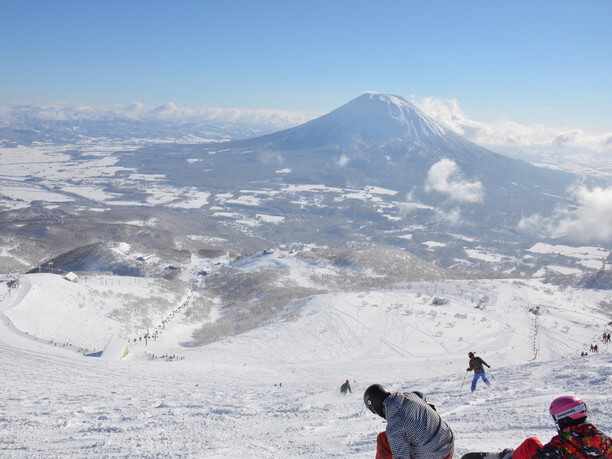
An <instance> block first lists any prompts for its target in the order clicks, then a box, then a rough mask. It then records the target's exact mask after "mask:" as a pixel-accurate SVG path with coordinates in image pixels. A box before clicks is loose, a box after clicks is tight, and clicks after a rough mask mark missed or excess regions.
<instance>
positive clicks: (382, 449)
mask: <svg viewBox="0 0 612 459" xmlns="http://www.w3.org/2000/svg"><path fill="white" fill-rule="evenodd" d="M363 401H364V403H365V405H366V407H367V408H368V409H369V410H370V411H371V412H372V413H374V414H377V415H379V416H380V417H381V418H383V419H386V420H387V428H386V431H385V432H380V433H379V434H378V437H377V438H376V459H392V458H394V457H395V458H400V457H406V458H412V459H450V458H452V457H453V452H454V449H455V443H454V436H453V431H452V430H451V428H450V427H449V426H448V424H446V422H444V421H443V420H442V419H441V418H440V415H439V414H438V413H437V412H436V408H435V406H433V405H431V404H429V403H427V399H426V398H425V396H424V395H423V394H422V393H421V392H418V391H415V392H404V393H400V392H395V393H393V394H392V393H390V392H389V391H388V390H387V389H385V388H384V387H383V386H381V385H380V384H373V385H371V386H370V387H368V388H367V389H366V391H365V392H364V394H363Z"/></svg>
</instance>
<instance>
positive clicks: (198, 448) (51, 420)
mask: <svg viewBox="0 0 612 459" xmlns="http://www.w3.org/2000/svg"><path fill="white" fill-rule="evenodd" d="M138 282H139V281H137V280H134V279H132V278H118V277H115V278H113V280H112V282H110V281H108V280H107V282H106V283H105V282H103V280H102V279H90V280H89V281H85V283H84V284H72V283H69V282H67V281H65V280H63V279H61V277H59V276H53V275H43V274H34V275H27V276H22V277H21V279H20V283H19V287H18V288H17V289H12V290H11V291H10V294H9V290H8V289H7V288H6V287H5V284H0V300H1V301H0V319H1V320H0V375H1V376H0V377H1V383H0V387H1V389H0V390H1V392H0V394H1V396H0V449H1V450H2V454H1V455H2V456H7V457H49V456H52V457H53V456H78V457H83V456H86V457H87V456H100V455H102V456H158V455H164V456H166V455H172V456H198V457H279V456H283V457H297V456H306V457H330V456H334V457H336V456H340V457H349V456H350V457H373V455H374V450H375V441H376V434H377V432H378V431H380V430H383V429H384V423H383V422H382V420H381V419H380V418H378V417H376V416H374V415H372V414H371V413H369V412H368V411H366V410H365V408H364V406H363V402H362V394H363V391H364V389H365V388H366V387H367V386H369V385H370V384H372V383H376V382H378V383H382V384H385V385H386V386H387V387H388V388H389V389H390V390H393V391H395V390H402V391H409V390H421V391H423V392H424V393H426V394H427V395H428V396H429V399H430V401H431V402H432V403H434V404H435V405H436V406H437V408H438V411H439V412H440V413H441V415H442V416H443V418H444V419H445V420H446V421H447V422H448V423H449V425H450V426H451V428H452V429H453V431H454V433H455V437H456V454H457V455H460V454H462V453H465V452H467V451H469V450H490V449H500V448H502V447H506V446H511V447H512V446H516V445H517V444H518V443H519V442H520V441H521V440H522V439H523V438H525V437H526V436H530V435H537V436H540V438H541V439H542V440H547V439H548V438H549V437H551V436H552V435H553V434H554V429H553V425H552V420H551V419H550V416H549V415H548V414H547V407H548V403H549V402H550V400H551V399H552V398H554V397H556V396H558V395H561V394H565V393H575V394H577V395H579V396H581V397H583V398H584V399H585V401H587V404H588V406H589V410H590V413H591V420H592V421H593V422H594V423H596V424H597V425H598V426H599V427H600V428H601V429H602V430H603V431H604V432H607V433H610V432H612V418H611V417H610V414H609V413H610V409H611V408H612V402H611V401H610V399H611V397H610V389H609V388H610V387H611V385H610V382H611V379H612V378H611V369H612V359H611V358H610V354H609V353H608V349H607V347H606V345H605V344H603V343H601V342H599V343H598V344H599V347H600V353H599V354H590V355H588V356H587V357H580V355H579V354H580V352H581V351H582V350H587V349H588V346H589V345H590V344H591V343H594V342H597V341H596V340H597V339H598V338H599V336H601V333H603V331H604V330H605V329H606V324H607V323H608V321H609V318H608V317H606V316H605V315H604V314H603V313H602V311H601V310H600V308H599V307H598V304H599V303H600V302H601V301H608V302H609V301H610V299H611V298H610V294H609V293H606V292H604V291H586V290H574V289H571V288H565V289H560V288H558V287H555V286H552V285H547V284H543V283H541V282H540V281H536V280H533V281H525V280H521V281H512V280H471V281H444V282H442V281H440V282H419V283H412V284H410V285H406V286H405V288H402V289H397V290H391V291H382V290H372V291H364V292H338V293H330V294H326V295H318V296H314V297H311V298H309V299H307V300H303V301H302V302H301V303H299V304H296V305H295V307H294V309H293V310H292V311H291V313H290V314H288V315H287V316H286V317H284V318H283V319H279V320H278V321H275V322H273V323H270V324H268V325H266V326H264V327H261V328H258V329H255V330H252V331H250V332H248V333H245V334H243V335H239V336H233V337H227V338H225V339H223V340H221V341H218V342H215V343H212V344H209V345H206V346H192V345H190V344H189V343H190V341H191V334H192V333H193V331H194V330H195V329H196V326H195V325H191V324H189V323H188V322H187V321H185V320H183V318H182V316H181V314H182V313H181V312H177V313H176V314H175V315H174V316H173V319H172V320H171V321H169V322H168V324H167V326H166V328H165V329H164V332H163V333H162V334H161V335H160V337H159V338H158V339H157V340H156V341H150V342H148V343H147V346H146V348H145V344H144V343H143V342H137V343H133V344H131V346H130V354H129V355H128V357H127V358H126V359H124V360H121V361H113V360H103V359H97V358H93V357H85V356H83V355H82V354H81V353H79V352H77V349H76V348H75V347H72V346H61V345H59V346H58V345H57V344H58V342H60V343H61V340H62V339H63V340H67V339H72V340H74V341H75V343H76V342H78V345H79V346H83V347H87V348H90V347H94V348H96V349H97V347H96V346H98V345H97V344H96V343H98V342H102V341H104V340H103V338H104V339H106V338H107V337H110V336H109V335H110V333H111V332H116V331H117V330H121V327H120V326H119V325H121V323H120V321H118V320H117V318H116V317H114V316H113V315H112V314H110V312H111V311H113V310H114V309H116V308H117V307H118V305H120V304H122V303H121V301H123V302H125V301H127V300H128V299H129V296H130V295H133V296H134V297H135V298H136V297H142V295H144V293H145V292H146V291H148V290H149V289H148V287H146V286H144V285H139V284H138ZM94 288H95V289H96V291H97V296H95V298H100V299H102V298H103V299H106V301H105V302H104V301H100V302H97V303H95V302H94V303H95V304H93V303H92V304H89V303H87V302H86V303H87V304H85V305H83V306H82V307H81V304H82V303H83V298H82V297H81V296H80V295H79V293H83V291H84V290H83V289H94ZM106 291H108V292H106ZM113 292H115V293H114V294H113ZM117 292H121V293H122V295H123V296H117V295H116V293H117ZM172 294H173V295H174V298H175V301H176V303H177V304H178V303H180V302H183V301H188V298H186V297H185V296H184V295H183V293H181V292H173V293H172ZM157 295H160V296H163V295H170V293H169V292H168V291H164V292H158V293H157ZM168 298H170V297H168ZM434 298H440V299H444V300H445V301H446V303H445V304H432V301H433V300H434ZM119 300H121V301H119ZM128 303H129V301H128ZM438 303H440V302H438ZM441 303H444V301H442V302H441ZM535 306H539V310H538V311H536V312H538V313H537V314H536V313H534V311H535V310H534V307H535ZM83 308H88V309H87V317H88V318H89V320H90V322H91V323H92V324H93V325H88V326H87V327H84V326H83V317H82V316H81V315H80V313H79V311H80V310H82V309H83ZM167 312H168V311H160V314H161V315H160V317H162V316H163V314H164V313H167ZM53 317H55V318H56V320H51V318H53ZM60 319H61V320H60ZM134 320H136V319H134ZM212 320H214V316H213V318H212ZM123 325H125V324H123ZM43 335H44V336H43ZM107 335H108V336H107ZM34 336H36V337H37V338H36V339H34ZM51 340H53V342H51ZM90 342H91V343H92V344H90ZM145 350H146V352H147V353H149V354H156V355H163V354H165V355H175V354H176V355H180V356H181V357H184V360H176V361H171V362H166V361H165V360H164V359H156V360H149V359H147V357H146V354H145ZM468 351H475V352H476V353H477V354H478V355H480V356H482V357H483V358H484V359H485V360H486V361H487V362H488V363H489V364H490V365H491V367H492V368H491V370H489V373H488V375H489V378H490V380H491V382H492V386H491V388H489V389H486V388H484V387H483V386H480V387H479V388H478V390H477V391H476V392H474V393H470V391H469V381H468V379H469V377H470V375H471V373H470V374H467V373H466V371H465V368H466V366H467V355H466V354H467V352H468ZM466 376H467V378H466ZM345 379H349V380H350V381H351V385H352V388H353V393H352V394H349V395H347V396H341V395H340V393H339V387H340V384H342V382H343V381H344V380H345ZM480 384H481V383H480Z"/></svg>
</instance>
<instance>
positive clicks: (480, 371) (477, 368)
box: [466, 352, 491, 392]
mask: <svg viewBox="0 0 612 459" xmlns="http://www.w3.org/2000/svg"><path fill="white" fill-rule="evenodd" d="M468 357H469V358H470V364H469V365H470V366H469V367H468V368H467V370H466V371H472V370H473V371H474V379H472V392H474V391H475V390H476V383H477V382H478V379H480V378H482V380H483V381H484V382H485V384H486V385H487V386H490V385H491V383H490V382H489V380H488V379H487V376H486V375H485V371H484V367H483V365H485V366H486V367H487V368H491V367H490V366H489V364H488V363H487V362H485V361H484V360H482V359H481V358H480V357H477V356H476V355H474V353H473V352H468Z"/></svg>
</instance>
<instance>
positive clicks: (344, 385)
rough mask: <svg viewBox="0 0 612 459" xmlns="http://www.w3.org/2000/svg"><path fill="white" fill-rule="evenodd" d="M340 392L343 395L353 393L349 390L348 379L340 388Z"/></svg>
mask: <svg viewBox="0 0 612 459" xmlns="http://www.w3.org/2000/svg"><path fill="white" fill-rule="evenodd" d="M340 392H341V393H343V394H344V395H346V393H347V392H350V393H351V394H352V393H353V391H352V390H351V384H350V383H349V380H348V379H347V380H346V381H344V384H342V385H341V386H340Z"/></svg>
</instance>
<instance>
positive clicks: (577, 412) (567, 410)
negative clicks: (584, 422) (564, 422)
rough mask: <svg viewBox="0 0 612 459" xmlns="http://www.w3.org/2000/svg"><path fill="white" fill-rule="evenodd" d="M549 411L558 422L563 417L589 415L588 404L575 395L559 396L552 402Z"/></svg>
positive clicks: (577, 417) (576, 417)
mask: <svg viewBox="0 0 612 459" xmlns="http://www.w3.org/2000/svg"><path fill="white" fill-rule="evenodd" d="M548 412H549V413H550V414H551V415H552V417H553V419H554V420H555V422H556V423H557V424H558V423H559V421H560V420H561V419H564V418H568V417H569V418H571V419H574V420H577V419H582V418H586V417H587V406H586V403H584V402H583V401H582V400H580V399H579V398H578V397H576V396H574V395H564V396H562V397H557V398H556V399H554V400H553V401H552V402H551V403H550V408H549V409H548Z"/></svg>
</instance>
